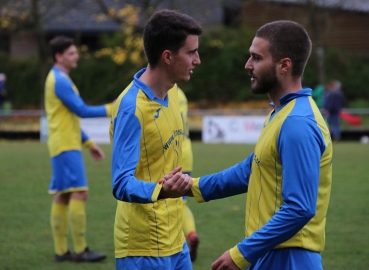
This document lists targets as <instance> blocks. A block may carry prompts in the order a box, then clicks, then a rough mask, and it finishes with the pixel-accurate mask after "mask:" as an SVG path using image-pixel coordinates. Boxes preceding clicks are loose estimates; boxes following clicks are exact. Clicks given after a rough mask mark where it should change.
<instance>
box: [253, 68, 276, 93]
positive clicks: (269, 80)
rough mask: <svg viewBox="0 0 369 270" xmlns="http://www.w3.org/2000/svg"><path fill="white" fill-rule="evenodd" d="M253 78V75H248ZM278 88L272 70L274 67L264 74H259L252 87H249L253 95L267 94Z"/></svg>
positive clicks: (274, 73) (274, 72) (273, 70)
mask: <svg viewBox="0 0 369 270" xmlns="http://www.w3.org/2000/svg"><path fill="white" fill-rule="evenodd" d="M250 75H251V76H253V73H251V74H250ZM278 86H279V82H278V79H277V74H276V71H275V69H274V66H273V67H272V68H271V69H270V70H269V72H266V73H264V74H261V75H260V76H258V77H257V79H256V80H255V82H254V85H251V91H252V93H253V94H256V95H261V94H268V93H269V92H271V91H272V90H273V89H276V88H277V87H278Z"/></svg>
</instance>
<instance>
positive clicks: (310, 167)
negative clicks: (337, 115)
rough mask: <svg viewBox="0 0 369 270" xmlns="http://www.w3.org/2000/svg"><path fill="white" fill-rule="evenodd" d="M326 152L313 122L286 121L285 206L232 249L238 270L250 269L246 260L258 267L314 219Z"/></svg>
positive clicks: (282, 151)
mask: <svg viewBox="0 0 369 270" xmlns="http://www.w3.org/2000/svg"><path fill="white" fill-rule="evenodd" d="M297 126H298V127H299V128H296V127H297ZM324 149H325V143H324V140H323V138H322V135H321V132H320V130H319V129H318V128H317V127H316V124H315V122H314V121H312V120H310V119H306V118H301V117H291V118H288V119H286V121H285V122H284V124H283V126H282V129H281V131H280V135H279V139H278V151H279V155H280V159H281V163H282V168H283V169H282V179H283V182H282V197H283V201H284V204H283V205H282V206H281V208H280V210H279V211H278V212H276V214H275V215H274V216H273V217H272V218H271V219H270V220H269V221H268V222H267V223H266V224H265V225H264V226H263V227H261V228H260V229H259V230H258V231H256V232H254V233H253V234H252V235H251V236H250V237H248V238H245V239H244V240H243V241H242V242H240V243H238V244H237V246H236V247H234V248H232V249H231V256H232V259H233V260H234V261H235V262H236V264H237V265H238V266H239V267H240V266H242V267H244V266H247V265H249V264H246V263H247V262H246V261H245V259H246V260H247V261H248V262H251V263H255V262H256V261H257V260H258V259H259V258H261V257H263V256H264V255H265V254H266V253H267V252H269V251H270V250H272V249H273V248H274V247H276V246H277V245H279V244H281V243H283V242H285V241H287V240H288V239H289V238H291V237H292V236H294V235H295V234H296V233H297V232H298V231H300V230H301V229H302V228H303V227H304V226H305V225H306V224H307V223H308V222H309V220H310V219H311V218H313V217H314V215H315V212H316V201H317V196H318V185H319V175H320V158H321V155H322V153H323V152H324Z"/></svg>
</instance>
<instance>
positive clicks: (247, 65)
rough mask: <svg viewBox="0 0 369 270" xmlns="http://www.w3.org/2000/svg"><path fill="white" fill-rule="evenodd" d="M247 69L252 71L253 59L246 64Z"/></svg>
mask: <svg viewBox="0 0 369 270" xmlns="http://www.w3.org/2000/svg"><path fill="white" fill-rule="evenodd" d="M245 69H248V70H251V69H252V64H251V57H250V58H249V59H248V60H247V62H246V64H245Z"/></svg>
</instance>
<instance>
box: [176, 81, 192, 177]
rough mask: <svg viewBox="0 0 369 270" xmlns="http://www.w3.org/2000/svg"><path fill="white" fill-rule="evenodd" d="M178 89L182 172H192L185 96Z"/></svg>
mask: <svg viewBox="0 0 369 270" xmlns="http://www.w3.org/2000/svg"><path fill="white" fill-rule="evenodd" d="M177 89H178V99H179V110H180V112H181V117H182V121H183V132H184V136H183V144H182V171H183V172H192V169H193V153H192V144H191V139H190V128H189V125H188V117H187V115H188V101H187V98H186V95H185V94H184V92H183V90H182V89H181V88H179V87H178V88H177Z"/></svg>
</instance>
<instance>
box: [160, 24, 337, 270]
mask: <svg viewBox="0 0 369 270" xmlns="http://www.w3.org/2000/svg"><path fill="white" fill-rule="evenodd" d="M249 51H250V58H249V59H248V60H247V63H246V65H245V68H246V69H247V70H248V72H249V74H250V76H251V90H252V92H253V93H254V94H268V95H269V98H270V99H271V101H272V103H271V105H272V106H273V108H274V109H273V110H272V111H271V112H270V114H269V115H268V116H267V118H266V120H265V123H264V127H263V130H262V131H261V134H260V137H259V140H258V142H257V143H256V146H255V150H254V152H253V153H251V154H250V155H249V157H248V158H246V159H245V160H244V161H242V162H240V163H239V164H236V165H234V166H232V167H230V168H228V169H226V170H223V171H221V172H218V173H215V174H211V175H207V176H202V177H200V178H194V179H193V185H192V188H191V191H190V192H188V193H187V195H190V196H191V195H193V196H194V197H195V199H196V200H197V201H198V202H204V201H210V200H214V199H219V198H224V197H229V196H233V195H237V194H241V193H246V192H247V200H246V221H245V226H246V228H245V232H246V237H245V238H244V239H243V240H242V241H241V242H239V243H238V244H237V245H236V246H234V247H233V248H231V249H230V250H228V251H226V252H225V253H224V254H223V255H222V256H220V257H219V258H218V259H217V260H216V261H215V262H214V263H213V264H212V269H213V270H221V269H222V270H225V269H226V270H235V269H250V270H261V269H283V270H308V269H309V270H310V269H314V270H318V269H322V257H321V252H322V251H323V249H324V243H325V223H326V215H327V209H328V203H329V196H330V190H331V181H332V141H331V138H330V135H329V130H328V128H327V125H326V124H325V121H324V119H323V117H322V115H321V113H320V111H319V109H318V107H317V106H316V104H315V102H314V100H313V99H312V97H311V92H312V90H311V89H308V88H306V89H302V84H301V78H302V75H303V71H304V68H305V65H306V62H307V60H308V58H309V56H310V53H311V41H310V38H309V36H308V33H307V32H306V30H305V29H304V28H303V27H302V26H301V25H300V24H298V23H295V22H292V21H275V22H271V23H268V24H266V25H264V26H262V27H261V28H260V29H259V30H258V31H257V32H256V36H255V38H254V39H253V41H252V44H251V47H250V50H249ZM179 177H182V176H181V175H180V174H179V173H177V172H176V171H174V172H173V173H170V174H169V176H168V178H169V179H166V178H164V179H166V180H165V181H164V184H163V186H165V185H172V184H173V183H175V182H176V181H177V178H179ZM175 191H176V190H175V189H172V193H171V195H170V196H172V195H174V192H175ZM182 195H184V193H182Z"/></svg>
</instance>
